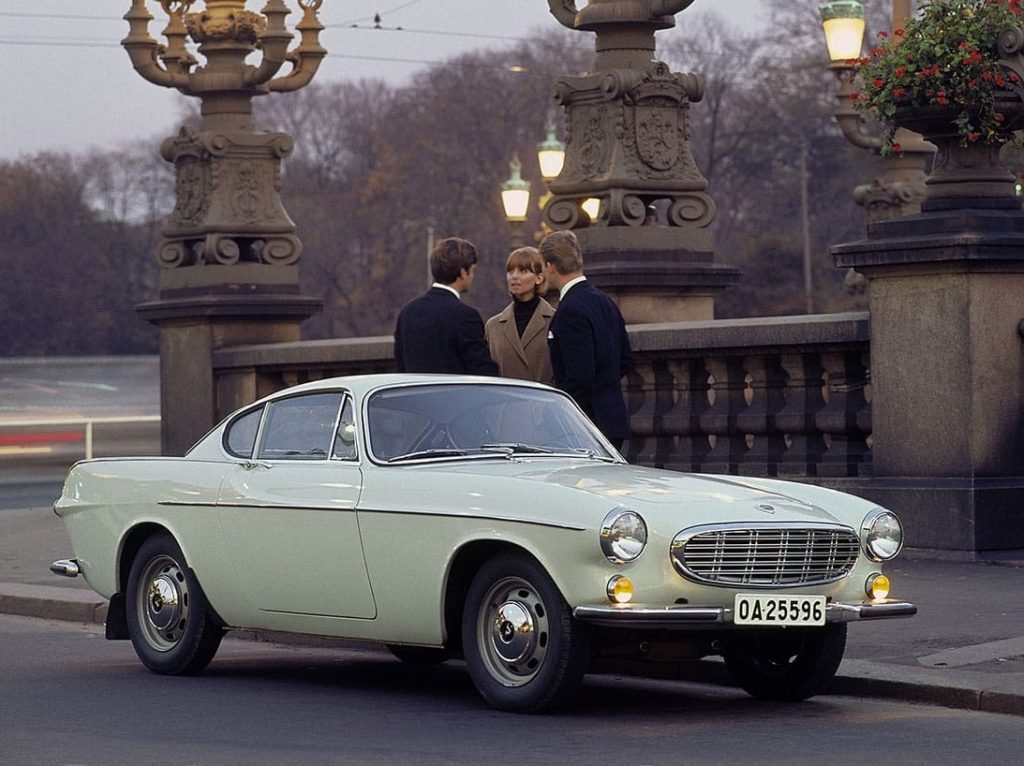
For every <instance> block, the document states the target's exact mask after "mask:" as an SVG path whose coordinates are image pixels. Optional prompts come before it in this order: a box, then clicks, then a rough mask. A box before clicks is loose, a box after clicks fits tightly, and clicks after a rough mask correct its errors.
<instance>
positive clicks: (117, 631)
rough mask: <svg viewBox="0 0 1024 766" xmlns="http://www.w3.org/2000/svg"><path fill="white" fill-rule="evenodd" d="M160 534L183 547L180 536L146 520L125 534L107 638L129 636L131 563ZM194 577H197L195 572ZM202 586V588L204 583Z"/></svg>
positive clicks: (218, 619)
mask: <svg viewBox="0 0 1024 766" xmlns="http://www.w3.org/2000/svg"><path fill="white" fill-rule="evenodd" d="M160 533H164V534H167V535H168V536H169V537H170V538H171V539H172V540H174V541H175V542H176V543H177V544H178V546H179V547H180V546H181V543H180V541H179V540H178V538H177V536H175V534H174V533H173V532H172V531H171V530H170V529H168V528H167V527H166V526H165V525H163V524H160V523H159V522H155V521H144V522H140V523H138V524H136V525H135V526H133V527H132V528H131V529H129V530H128V531H127V532H126V533H125V535H124V537H123V538H122V540H121V549H120V551H119V552H118V555H117V571H116V578H117V593H115V594H114V595H113V596H111V598H110V604H109V606H108V607H107V618H106V637H107V638H108V639H112V640H121V639H127V638H128V637H129V636H128V614H127V611H126V610H127V602H126V600H125V599H126V597H127V594H126V591H127V590H128V573H129V572H130V571H131V568H132V562H133V561H134V560H135V557H136V556H137V555H138V553H139V549H140V548H141V547H142V544H143V543H144V542H146V540H148V539H149V538H150V537H152V536H153V535H156V534H160ZM189 569H190V570H191V569H192V568H191V567H189ZM192 575H193V577H195V571H194V570H193V571H192ZM198 581H199V578H198V577H197V578H196V582H198ZM200 587H202V584H201V583H200ZM210 611H211V613H212V614H213V618H214V621H215V622H216V623H217V624H218V625H221V626H225V625H226V623H225V622H224V620H223V619H222V618H221V616H220V615H219V614H218V613H217V610H216V608H214V606H213V605H212V604H211V605H210Z"/></svg>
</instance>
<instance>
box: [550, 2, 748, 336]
mask: <svg viewBox="0 0 1024 766" xmlns="http://www.w3.org/2000/svg"><path fill="white" fill-rule="evenodd" d="M549 2H550V5H551V12H552V13H553V14H554V15H555V17H556V18H558V20H559V21H560V22H561V23H562V24H564V25H565V26H568V27H570V28H572V29H578V30H583V31H588V32H594V33H595V34H596V57H595V63H594V69H593V71H592V72H591V73H589V74H587V75H585V76H582V77H562V78H559V79H558V80H557V81H556V82H555V85H554V101H555V103H556V104H558V105H560V106H562V107H563V108H564V109H565V113H566V156H565V165H564V166H563V169H562V172H561V174H560V175H559V176H558V177H557V178H556V179H555V180H553V181H552V182H551V183H550V184H549V189H550V191H551V198H550V200H549V202H548V203H547V205H546V207H545V210H544V219H545V223H547V225H548V226H550V227H551V228H552V229H573V230H574V231H575V232H576V234H577V236H578V237H579V240H580V244H581V245H582V247H583V251H584V258H585V268H586V272H587V275H588V276H589V277H590V278H591V279H593V280H594V281H595V282H596V283H597V284H598V285H600V286H601V287H602V288H603V289H605V290H606V291H607V292H609V293H610V294H611V295H612V296H613V297H614V298H615V299H616V301H617V302H618V304H619V307H620V309H621V310H622V313H623V316H624V317H625V318H626V321H627V322H629V323H641V322H666V321H676V320H688V319H711V318H713V316H714V297H715V296H716V295H717V294H718V293H719V292H721V290H723V289H724V288H725V287H726V286H728V285H730V284H732V283H734V282H735V281H736V280H737V279H738V278H739V271H738V270H737V269H735V268H732V267H729V266H725V265H722V264H717V263H715V262H714V253H713V251H712V246H711V233H710V229H709V228H708V227H709V226H710V224H711V223H712V221H713V220H714V218H715V204H714V201H713V200H712V199H711V197H710V196H709V195H708V194H707V193H706V189H707V185H708V184H707V180H706V179H705V178H704V176H703V175H702V174H701V172H700V170H698V168H697V166H696V164H695V163H694V160H693V156H692V154H691V152H690V146H689V138H690V122H689V109H690V104H691V103H693V102H697V101H700V99H701V98H702V97H703V81H702V80H701V78H700V77H699V76H697V75H694V74H678V73H674V72H671V71H670V70H669V68H668V67H667V66H666V65H665V64H663V63H661V62H659V61H657V60H655V59H654V50H655V43H654V33H655V32H656V31H657V30H659V29H666V28H669V27H672V26H674V24H675V20H674V18H673V16H674V14H675V13H677V12H678V11H680V10H682V9H683V8H685V7H687V6H688V5H689V4H690V3H691V2H692V0H592V1H591V2H590V3H589V4H588V5H587V6H586V7H585V8H583V9H582V10H577V8H576V6H575V4H574V3H573V2H571V1H570V0H549ZM594 203H597V204H598V206H599V210H598V211H597V213H596V216H594V217H593V218H592V217H591V214H589V213H587V212H585V209H586V207H589V205H591V204H594ZM592 212H593V211H592Z"/></svg>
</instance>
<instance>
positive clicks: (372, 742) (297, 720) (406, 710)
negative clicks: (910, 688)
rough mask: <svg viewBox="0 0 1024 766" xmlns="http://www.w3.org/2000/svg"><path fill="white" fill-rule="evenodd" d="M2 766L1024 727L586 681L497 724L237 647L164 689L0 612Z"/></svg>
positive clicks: (801, 750)
mask: <svg viewBox="0 0 1024 766" xmlns="http://www.w3.org/2000/svg"><path fill="white" fill-rule="evenodd" d="M0 646H2V647H3V649H2V652H0V720H2V721H3V727H2V734H0V742H2V747H0V766H25V764H54V765H57V766H71V765H72V764H74V765H76V766H117V765H118V764H132V765H133V766H149V765H153V766H169V765H170V764H176V765H177V766H184V765H188V766H234V765H235V764H238V765H239V766H242V765H243V764H244V766H251V765H252V764H260V766H285V765H287V766H295V764H302V765H303V766H319V765H321V764H324V765H326V764H359V765H360V766H363V765H366V766H377V765H379V764H396V765H397V764H402V765H405V764H417V766H430V765H431V764H472V765H473V766H479V765H480V764H486V763H530V764H538V765H542V764H558V765H559V766H571V765H574V764H588V765H589V764H594V763H616V764H624V765H625V764H628V765H630V766H635V765H638V764H651V765H654V764H658V765H660V764H665V765H666V766H668V765H669V764H671V765H672V766H679V764H683V763H685V764H687V765H688V766H690V765H693V764H714V765H715V766H718V765H719V764H720V765H721V766H725V765H726V764H728V766H735V765H736V764H752V763H757V764H759V765H761V764H765V765H768V766H771V765H774V764H779V765H780V766H781V765H782V764H785V765H786V766H794V765H798V764H815V765H816V766H817V765H818V764H822V763H832V764H844V766H845V765H857V764H872V766H874V764H877V763H886V762H898V763H899V764H900V766H916V765H917V764H921V765H922V766H923V765H925V764H927V765H928V766H936V765H939V766H941V765H943V764H964V763H985V764H986V766H997V765H998V764H1014V766H1016V765H1017V764H1019V763H1020V743H1021V741H1024V719H1022V718H1020V717H1015V716H999V715H991V714H985V713H972V712H965V711H958V710H949V709H946V708H936V707H924V706H917V705H910V704H898V703H889V702H882V701H878V700H870V699H853V698H844V697H837V696H823V697H818V698H815V699H813V700H810V701H807V702H804V703H801V704H798V705H787V704H779V703H764V702H758V701H755V700H753V699H751V698H749V697H747V696H746V695H745V694H743V693H742V692H739V691H737V690H735V689H730V688H723V687H714V686H703V685H698V684H684V683H678V682H657V681H649V680H641V679H620V678H614V677H588V680H587V682H586V683H585V685H584V687H583V690H582V693H581V694H580V696H579V699H578V701H577V704H576V705H575V706H574V707H573V708H572V709H571V710H569V711H567V712H563V713H560V714H550V715H540V716H520V715H514V714H508V713H498V712H495V711H492V710H490V709H488V708H487V707H485V706H484V705H483V703H482V702H481V700H480V699H479V698H478V697H477V695H476V693H475V691H474V690H473V688H472V685H471V683H470V681H469V678H468V676H467V674H466V672H465V669H464V667H463V666H462V665H461V663H449V664H446V665H442V666H439V667H430V668H420V667H410V666H406V665H403V664H401V663H399V662H398V661H397V660H395V659H393V658H392V657H391V656H390V655H388V654H386V653H384V652H378V651H376V650H351V649H345V650H341V649H336V648H333V647H331V648H315V649H314V648H307V647H301V648H300V647H290V646H281V645H276V644H260V643H256V642H251V641H240V640H234V639H227V640H226V641H225V643H224V645H223V647H222V648H221V651H220V653H219V654H218V655H217V658H216V659H215V660H214V662H213V664H212V665H211V666H210V668H209V669H208V670H207V672H206V673H204V674H203V675H200V676H196V677H192V678H171V677H163V676H157V675H154V674H152V673H149V672H148V671H146V670H145V669H144V668H143V667H142V666H141V665H140V663H139V662H138V661H137V660H136V658H135V655H134V653H133V651H132V649H131V646H130V644H129V643H128V642H111V641H106V640H104V639H103V638H102V635H101V632H100V628H98V627H96V626H84V625H78V624H74V623H58V622H49V621H45V620H37V619H32V618H24V617H10V616H0Z"/></svg>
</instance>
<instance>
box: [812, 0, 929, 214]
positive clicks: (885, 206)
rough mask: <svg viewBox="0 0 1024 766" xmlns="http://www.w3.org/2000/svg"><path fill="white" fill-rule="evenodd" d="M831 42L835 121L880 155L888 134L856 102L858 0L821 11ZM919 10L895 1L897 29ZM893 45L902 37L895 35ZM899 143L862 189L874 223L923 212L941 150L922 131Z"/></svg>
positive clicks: (901, 136)
mask: <svg viewBox="0 0 1024 766" xmlns="http://www.w3.org/2000/svg"><path fill="white" fill-rule="evenodd" d="M819 10H820V12H821V20H822V26H823V28H824V31H825V43H826V45H827V46H828V52H829V58H830V59H831V64H830V65H829V69H830V70H832V73H833V74H834V75H835V77H836V82H837V84H838V89H837V92H836V107H835V110H834V111H833V113H832V114H833V117H835V120H836V122H837V123H838V124H839V128H840V129H841V130H842V132H843V136H844V137H845V138H846V140H847V141H849V142H850V143H851V144H853V145H854V146H857V147H859V148H861V149H869V150H871V151H874V152H880V151H881V149H882V136H881V135H880V134H878V133H877V132H870V131H868V130H865V119H864V115H863V114H862V113H861V112H860V111H858V110H857V109H856V108H855V107H854V105H853V101H852V100H851V96H852V95H853V94H854V93H855V92H856V91H857V88H856V79H857V66H856V63H855V60H856V59H858V58H860V55H861V47H862V45H863V41H864V16H865V14H864V4H863V3H860V2H858V0H835V1H834V2H831V3H827V4H825V5H823V6H821V7H820V9H819ZM912 12H913V0H892V29H893V30H894V31H895V30H897V29H902V28H903V25H904V24H905V22H906V20H907V18H908V17H909V16H910V15H911V14H912ZM891 39H892V41H893V44H894V45H895V44H897V43H898V42H899V37H898V36H897V35H895V34H893V36H892V38H891ZM895 141H896V143H898V144H899V145H900V147H901V151H900V152H898V153H891V154H889V155H886V157H885V159H884V162H883V167H882V172H881V174H880V175H879V177H878V178H876V179H875V180H874V181H872V182H871V183H870V184H863V185H861V186H858V187H857V188H856V189H855V190H854V193H853V197H854V200H855V201H856V202H857V204H858V205H860V206H862V207H863V208H864V209H865V211H866V213H867V219H868V222H869V223H870V222H872V221H883V220H886V219H888V218H896V217H898V216H905V215H912V214H914V213H917V212H920V209H921V200H922V199H924V190H925V186H924V181H925V178H926V177H927V168H928V167H929V165H930V163H931V158H932V155H934V153H935V147H934V146H932V145H931V144H930V143H928V142H927V141H925V140H924V139H922V138H921V136H919V135H918V134H917V133H911V132H910V131H907V130H904V129H902V128H901V129H900V130H898V131H897V133H896V136H895Z"/></svg>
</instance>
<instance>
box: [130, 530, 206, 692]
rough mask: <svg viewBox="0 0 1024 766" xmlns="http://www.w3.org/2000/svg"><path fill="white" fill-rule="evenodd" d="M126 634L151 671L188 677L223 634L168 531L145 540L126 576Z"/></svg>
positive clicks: (204, 665)
mask: <svg viewBox="0 0 1024 766" xmlns="http://www.w3.org/2000/svg"><path fill="white" fill-rule="evenodd" d="M125 600H126V604H125V605H126V607H127V609H126V611H127V617H128V635H129V637H130V638H131V641H132V646H133V647H134V648H135V653H136V654H137V655H138V656H139V659H140V660H142V664H143V665H145V666H146V667H147V668H149V669H150V670H152V671H153V672H154V673H162V674H165V675H192V674H194V673H198V672H200V671H201V670H203V668H205V667H206V666H207V665H209V664H210V660H212V659H213V656H214V655H215V654H216V653H217V648H218V647H219V646H220V641H221V638H223V637H224V630H223V628H221V627H220V626H219V625H218V624H217V623H216V622H215V621H214V615H213V611H212V610H211V609H210V605H209V603H208V602H207V601H206V596H205V595H204V594H203V589H202V588H201V587H200V586H199V581H198V580H196V577H195V575H194V574H193V573H192V570H191V569H189V567H188V564H187V562H186V561H185V557H184V555H182V553H181V548H179V547H178V544H177V543H176V542H175V541H174V538H173V537H171V536H170V535H169V534H167V533H166V532H161V533H158V534H155V535H153V536H151V537H149V538H148V539H147V540H146V541H145V542H144V543H143V544H142V546H141V547H140V548H139V552H138V553H137V554H136V556H135V559H134V561H132V566H131V570H130V571H129V573H128V588H127V593H126V599H125Z"/></svg>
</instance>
